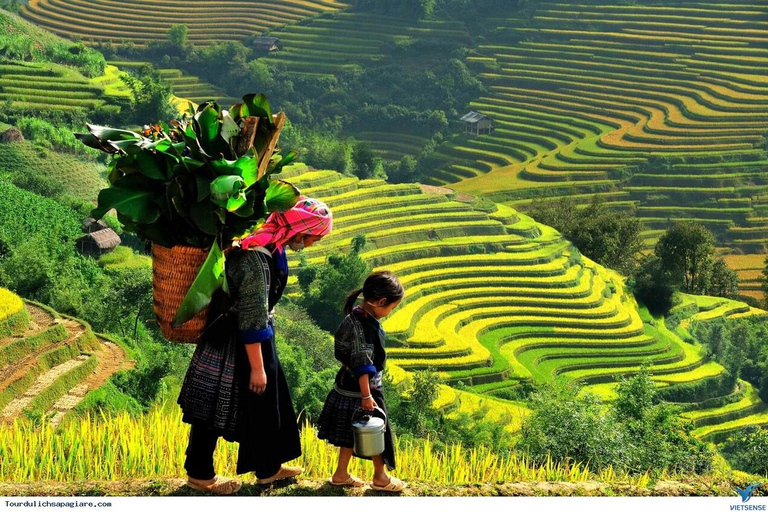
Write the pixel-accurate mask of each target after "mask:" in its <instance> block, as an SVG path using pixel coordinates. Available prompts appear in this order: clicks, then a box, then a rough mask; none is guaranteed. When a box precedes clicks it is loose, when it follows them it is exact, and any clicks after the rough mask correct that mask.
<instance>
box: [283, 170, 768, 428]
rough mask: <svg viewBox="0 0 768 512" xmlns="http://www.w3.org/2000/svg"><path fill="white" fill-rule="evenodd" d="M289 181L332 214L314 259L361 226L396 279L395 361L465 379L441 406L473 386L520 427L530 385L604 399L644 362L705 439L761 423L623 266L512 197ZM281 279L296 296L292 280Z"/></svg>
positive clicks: (740, 388) (320, 174) (746, 395)
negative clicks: (601, 260)
mask: <svg viewBox="0 0 768 512" xmlns="http://www.w3.org/2000/svg"><path fill="white" fill-rule="evenodd" d="M285 177H286V179H288V180H289V181H291V182H292V183H294V184H296V186H298V187H299V188H300V189H301V190H302V192H303V193H306V194H309V195H311V196H314V197H318V198H321V199H322V200H324V201H326V202H327V203H328V205H329V206H330V207H331V208H332V209H333V212H334V231H333V233H332V234H331V235H329V236H328V237H327V239H325V240H324V241H323V243H322V244H319V245H317V246H313V247H311V248H309V249H307V250H306V255H307V259H308V261H309V262H310V263H312V262H321V261H323V260H324V258H325V255H326V254H328V253H329V252H331V251H334V250H347V248H348V247H349V244H350V242H351V239H352V237H353V236H354V235H357V234H360V233H364V234H365V235H366V237H367V240H368V245H367V246H366V248H365V249H364V250H363V252H362V253H361V256H362V257H363V258H364V259H365V260H367V261H368V262H369V263H370V264H371V265H372V266H373V267H374V268H387V269H389V270H392V271H394V272H396V273H397V275H398V276H399V277H400V279H401V281H402V282H403V284H404V286H405V287H406V296H405V299H404V300H403V302H402V304H401V305H400V306H399V307H398V309H397V310H396V311H395V312H394V313H393V314H392V315H390V317H388V318H387V319H386V320H385V322H384V328H385V329H386V330H387V333H388V340H391V341H388V343H389V347H390V348H389V349H388V355H389V358H390V359H389V360H391V361H392V362H393V363H394V364H395V365H396V366H397V367H399V368H402V369H404V370H406V371H413V370H420V369H425V368H429V367H432V368H435V369H437V370H438V371H440V372H441V373H442V374H443V375H444V376H445V378H446V379H447V381H448V382H449V383H450V384H452V385H457V384H458V383H459V382H461V383H463V384H464V385H467V386H469V392H468V391H457V390H454V389H448V388H445V389H444V390H443V395H442V396H441V399H442V402H441V403H442V405H443V406H446V407H449V408H450V407H460V406H461V405H462V404H463V405H464V407H471V406H470V405H469V404H470V401H471V398H470V397H471V396H472V395H475V397H483V398H484V399H485V400H487V401H488V403H489V405H491V409H492V410H493V409H496V410H497V413H498V414H507V416H506V420H507V422H508V424H510V426H511V427H512V428H513V429H514V426H519V423H520V421H521V420H522V418H523V417H524V415H525V408H524V407H522V405H521V404H520V403H518V402H515V401H514V397H515V396H517V388H518V387H519V386H520V385H521V384H522V383H524V381H532V382H534V383H543V382H547V381H551V380H552V379H554V378H555V377H557V376H562V377H566V378H567V379H568V380H571V381H574V382H578V383H580V384H582V385H584V386H585V389H586V390H587V391H590V392H593V393H597V394H598V395H600V396H602V397H603V398H604V399H607V400H611V399H612V398H613V397H614V396H615V383H616V380H617V378H618V377H621V376H626V375H632V374H634V373H636V372H637V371H638V370H639V368H640V366H641V364H642V363H644V362H650V363H651V365H652V366H651V372H652V379H653V381H654V382H656V383H657V385H658V386H659V392H660V393H661V396H662V397H663V398H665V399H667V400H669V401H673V402H679V403H681V404H682V405H684V406H685V407H686V409H687V410H689V411H691V412H693V411H698V413H699V414H700V417H699V418H698V419H697V425H701V426H702V429H701V430H700V431H698V432H697V433H698V434H699V435H701V437H704V438H712V437H715V436H716V432H718V431H727V430H730V429H732V428H734V426H735V425H736V424H738V425H744V424H768V411H766V407H765V404H763V403H762V402H761V401H760V400H759V399H757V398H756V395H755V394H754V390H752V389H751V386H749V385H748V384H746V383H738V385H737V383H736V382H735V381H734V380H733V378H732V377H731V376H730V375H728V374H727V373H726V372H725V370H724V369H723V367H722V366H720V365H719V364H717V363H715V362H714V361H709V360H708V359H707V358H706V356H705V353H704V349H703V347H701V346H697V345H691V344H690V343H687V342H686V341H684V340H683V339H682V338H681V336H680V335H679V333H678V332H676V331H673V330H670V329H669V328H667V326H666V323H665V320H664V319H663V318H653V317H651V316H650V315H649V314H648V313H647V311H644V310H640V309H639V308H638V306H637V304H636V303H635V301H634V298H633V297H632V295H631V294H629V293H627V292H626V291H625V289H624V284H623V283H624V279H623V277H622V276H621V275H619V274H617V273H616V272H614V271H612V270H610V269H607V268H604V267H602V266H601V265H599V264H596V263H595V262H593V261H591V260H589V259H588V258H586V257H583V256H581V255H580V254H579V253H578V251H577V250H576V249H575V248H574V247H573V246H572V245H571V244H570V242H568V241H567V240H565V239H563V238H562V236H561V235H560V234H559V233H558V232H557V231H555V230H554V229H552V228H550V227H548V226H544V225H541V224H538V223H536V222H534V221H533V220H532V219H530V218H529V217H527V216H525V215H523V214H521V213H519V212H517V211H515V210H513V209H511V208H508V207H504V206H498V208H497V210H496V211H494V212H491V213H488V212H485V211H481V210H478V209H476V208H474V207H473V206H472V205H471V204H468V203H465V202H460V201H457V200H455V199H451V198H450V197H446V196H445V195H443V194H435V193H425V192H424V191H423V190H422V188H421V187H420V186H419V185H416V184H404V185H388V184H386V183H384V182H383V181H381V180H363V181H360V180H358V179H357V178H352V177H346V176H342V175H340V174H338V173H335V172H332V171H309V170H308V169H306V168H304V167H301V166H295V167H293V168H291V169H290V170H287V171H286V172H285ZM290 264H291V266H295V265H297V264H298V262H297V261H296V260H295V259H293V260H291V262H290ZM289 284H290V285H292V287H293V290H294V292H295V291H296V281H295V279H291V280H289ZM681 307H684V308H685V309H684V310H683V313H684V315H683V316H688V317H690V318H702V319H711V318H717V317H724V316H734V315H739V314H741V315H746V314H765V312H763V311H761V310H756V309H754V308H750V307H749V306H747V305H746V304H743V303H740V302H737V301H730V300H726V299H716V298H708V297H703V298H697V297H694V298H688V299H687V301H686V302H685V303H684V304H683V305H681ZM494 397H496V398H497V399H496V400H494ZM501 399H511V400H501ZM734 404H737V405H734ZM704 417H706V420H704V419H703V418H704ZM734 422H735V423H734ZM704 426H706V428H703V427H704Z"/></svg>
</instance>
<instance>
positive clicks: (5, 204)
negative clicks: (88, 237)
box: [0, 179, 81, 279]
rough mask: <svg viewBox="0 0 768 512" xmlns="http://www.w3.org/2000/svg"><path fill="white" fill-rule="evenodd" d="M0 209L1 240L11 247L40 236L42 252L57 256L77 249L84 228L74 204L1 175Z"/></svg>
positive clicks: (40, 251) (17, 277) (39, 244)
mask: <svg viewBox="0 0 768 512" xmlns="http://www.w3.org/2000/svg"><path fill="white" fill-rule="evenodd" d="M0 211H2V212H3V215H2V216H0V240H1V241H2V243H3V244H4V245H5V246H7V247H8V248H10V249H14V248H16V247H18V246H20V245H21V244H23V243H28V242H30V241H31V240H35V239H36V238H37V240H35V242H36V243H37V247H38V253H42V254H45V252H46V249H48V250H49V255H53V256H60V255H65V254H72V253H73V252H74V249H73V245H74V241H75V239H77V238H78V237H80V235H81V228H80V218H79V216H78V215H77V214H76V213H75V212H74V211H73V210H72V209H71V208H67V207H66V206H63V205H61V204H59V203H57V202H56V201H53V200H50V199H45V198H41V197H40V196H38V195H35V194H33V193H31V192H27V191H26V190H22V189H20V188H18V187H16V186H14V185H12V184H10V183H8V182H7V181H5V180H3V179H0ZM30 252H31V251H30ZM39 259H40V258H35V260H39ZM29 270H30V271H31V270H32V268H30V269H29ZM23 273H24V272H22V274H23ZM13 277H14V279H19V278H20V276H13Z"/></svg>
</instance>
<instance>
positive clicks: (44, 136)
mask: <svg viewBox="0 0 768 512" xmlns="http://www.w3.org/2000/svg"><path fill="white" fill-rule="evenodd" d="M16 127H17V128H18V129H19V130H21V131H22V133H23V134H24V137H25V138H26V139H27V140H32V141H34V142H35V144H36V145H38V146H43V147H46V148H49V149H55V150H57V151H63V152H65V153H71V154H74V155H78V156H82V157H86V158H88V159H96V158H98V157H99V156H100V153H99V152H98V151H97V150H95V149H92V148H89V147H86V146H83V144H82V143H80V141H78V140H77V139H76V138H75V136H74V135H72V132H73V131H74V130H76V129H77V130H79V129H82V128H84V127H76V128H75V127H71V126H61V125H54V124H53V123H50V122H48V121H47V120H45V119H40V118H38V117H22V118H19V119H18V120H17V121H16Z"/></svg>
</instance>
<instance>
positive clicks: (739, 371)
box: [689, 316, 768, 401]
mask: <svg viewBox="0 0 768 512" xmlns="http://www.w3.org/2000/svg"><path fill="white" fill-rule="evenodd" d="M689 332H690V333H691V335H692V336H693V337H694V338H696V339H697V340H699V342H700V343H701V344H703V345H704V346H705V347H707V353H708V354H709V355H710V356H711V357H712V358H713V359H714V360H715V361H717V362H718V363H720V364H722V365H723V366H724V367H725V368H727V369H728V372H729V373H730V374H731V375H733V376H734V378H735V377H740V378H742V379H744V380H746V381H747V382H749V383H750V384H752V385H753V386H755V388H757V389H758V390H759V392H760V397H761V398H762V399H763V400H764V401H768V326H767V325H766V324H765V317H761V316H756V317H753V318H750V317H747V318H733V319H728V318H726V319H718V320H715V321H708V322H700V321H694V322H693V323H692V324H691V327H690V328H689Z"/></svg>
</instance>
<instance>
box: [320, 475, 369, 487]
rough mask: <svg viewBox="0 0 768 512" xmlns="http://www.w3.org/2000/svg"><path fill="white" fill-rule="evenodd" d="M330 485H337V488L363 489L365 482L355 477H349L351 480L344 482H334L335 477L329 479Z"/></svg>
mask: <svg viewBox="0 0 768 512" xmlns="http://www.w3.org/2000/svg"><path fill="white" fill-rule="evenodd" d="M328 483H329V484H331V485H335V486H337V487H362V486H364V485H365V482H364V481H362V480H361V479H359V478H357V477H356V476H354V475H349V478H347V479H346V480H344V481H343V482H334V481H333V477H331V478H329V479H328Z"/></svg>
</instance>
